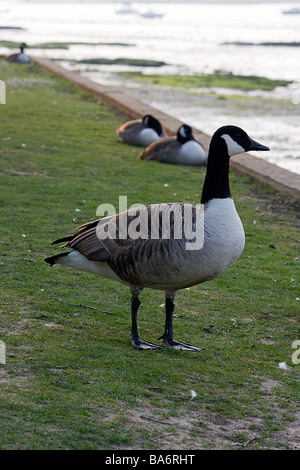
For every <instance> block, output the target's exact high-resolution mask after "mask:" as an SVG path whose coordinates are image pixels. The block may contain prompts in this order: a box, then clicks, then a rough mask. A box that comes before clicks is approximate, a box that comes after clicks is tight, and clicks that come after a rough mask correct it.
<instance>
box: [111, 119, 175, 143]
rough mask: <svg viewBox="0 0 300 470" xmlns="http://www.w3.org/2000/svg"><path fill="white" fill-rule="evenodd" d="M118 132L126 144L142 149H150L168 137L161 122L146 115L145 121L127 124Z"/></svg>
mask: <svg viewBox="0 0 300 470" xmlns="http://www.w3.org/2000/svg"><path fill="white" fill-rule="evenodd" d="M116 132H117V135H118V136H119V137H120V139H121V140H122V141H123V142H125V143H126V144H131V145H138V146H140V147H148V145H150V144H151V143H152V142H155V141H156V140H158V139H160V138H161V137H164V136H165V135H166V134H165V132H164V130H163V128H162V126H161V124H160V122H159V121H158V120H157V119H156V118H155V117H153V116H152V115H151V114H146V115H145V116H144V117H143V119H134V120H133V121H128V122H125V124H123V125H122V126H121V127H120V128H119V129H117V131H116Z"/></svg>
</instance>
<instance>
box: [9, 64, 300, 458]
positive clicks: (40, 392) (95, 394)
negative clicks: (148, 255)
mask: <svg viewBox="0 0 300 470" xmlns="http://www.w3.org/2000/svg"><path fill="white" fill-rule="evenodd" d="M0 67H1V68H0V70H1V75H0V79H1V80H4V81H5V83H6V90H7V94H6V105H0V109H1V129H0V142H1V148H0V153H1V160H0V178H1V182H0V188H1V189H0V200H1V229H0V230H1V236H0V264H1V270H0V275H1V282H0V296H1V305H0V313H1V323H0V340H1V341H3V342H4V343H5V346H6V364H0V386H1V401H0V449H115V450H116V449H167V450H171V449H203V448H204V449H210V448H213V449H216V448H219V449H240V448H244V449H245V448H247V449H271V448H275V449H292V448H298V449H299V448H300V441H299V434H297V432H298V430H299V411H300V410H299V370H300V369H299V367H300V366H299V365H297V364H294V363H293V361H292V354H293V353H295V349H293V348H292V343H293V342H294V341H296V340H299V323H298V319H299V305H300V301H299V297H300V294H299V259H298V257H299V231H298V230H299V208H298V207H297V206H296V205H295V204H293V203H292V202H291V201H289V200H288V199H285V198H283V197H281V196H280V195H279V194H275V193H274V192H273V191H271V190H268V189H266V188H264V187H263V186H261V185H258V184H256V183H255V182H254V181H253V180H251V179H249V178H247V177H245V176H241V175H239V174H236V173H235V172H233V171H231V176H230V177H231V189H232V194H233V196H234V199H235V202H236V206H237V209H238V212H239V214H240V216H241V219H242V221H243V224H244V228H245V233H246V247H245V250H244V252H243V254H242V256H241V258H240V259H239V260H238V262H237V263H235V265H234V266H233V267H232V268H231V269H230V270H229V271H228V272H227V273H225V274H224V275H223V276H222V277H220V278H219V279H217V280H214V281H211V282H209V283H207V284H204V285H202V286H197V287H194V288H191V289H189V290H183V291H181V292H180V293H179V294H178V296H177V297H176V300H177V306H176V310H175V313H176V317H175V322H174V323H175V324H174V329H175V339H176V338H178V339H181V340H183V341H186V342H190V343H192V344H195V345H198V346H202V347H205V348H206V349H205V350H204V351H203V352H201V353H192V352H184V351H170V350H162V351H140V350H135V349H133V348H132V347H131V346H130V341H129V340H130V323H131V320H130V291H129V289H128V288H126V287H125V286H123V285H121V284H117V283H114V282H113V281H109V280H105V279H101V278H98V277H96V276H93V275H91V274H87V273H83V272H79V271H78V272H77V271H75V270H71V269H68V268H65V267H62V266H54V267H53V268H50V267H49V266H48V265H46V264H45V263H44V261H43V259H44V258H45V257H46V256H50V255H52V254H54V253H55V247H51V246H50V243H51V242H52V241H53V240H55V239H56V238H59V237H62V236H65V235H67V234H68V233H69V232H70V231H71V230H72V229H74V228H75V227H76V226H77V225H80V224H81V223H84V222H86V221H89V220H92V219H94V218H95V217H96V210H97V207H98V206H99V205H100V204H102V203H104V202H105V203H110V204H113V205H114V206H117V205H118V197H119V195H127V197H128V205H131V204H133V203H141V204H150V203H157V202H166V201H168V202H171V201H183V202H185V201H187V202H199V199H200V195H201V188H202V184H203V180H204V175H205V168H194V167H184V166H182V167H178V166H172V165H161V164H159V163H158V162H145V161H141V160H139V159H138V155H139V153H140V151H141V150H140V149H139V148H135V147H130V146H127V145H125V144H122V143H120V142H119V141H118V140H117V137H116V133H115V130H116V128H117V127H119V126H120V125H121V124H122V123H123V122H124V121H125V120H127V117H126V116H125V115H123V114H122V113H121V112H119V111H118V110H116V109H113V108H110V107H109V106H106V105H103V104H99V103H96V102H95V101H94V100H93V99H92V98H91V97H90V96H89V95H87V94H85V93H83V92H81V91H78V90H77V89H76V88H75V87H74V86H73V85H72V84H70V83H67V82H65V81H63V80H61V79H58V78H56V77H54V76H53V75H51V74H48V73H45V72H43V71H41V69H40V68H39V67H38V66H37V65H28V66H18V65H15V64H8V63H7V62H5V61H1V62H0ZM246 130H247V129H246ZM252 137H253V138H254V139H255V135H253V136H252ZM263 143H264V144H265V145H268V142H263ZM297 223H298V226H297ZM141 301H142V305H141V308H140V310H139V316H140V321H139V326H140V332H141V335H142V337H145V338H146V339H148V340H153V341H155V340H156V339H157V338H158V337H159V336H160V335H161V334H162V333H163V325H164V310H163V308H162V307H161V304H162V303H163V301H164V295H163V293H160V292H156V291H150V290H145V291H144V292H143V293H142V295H141ZM281 362H285V363H286V364H287V370H283V369H280V368H279V363H281ZM191 390H194V391H195V392H196V394H197V396H196V397H195V398H194V399H192V396H191ZM297 446H298V447H297Z"/></svg>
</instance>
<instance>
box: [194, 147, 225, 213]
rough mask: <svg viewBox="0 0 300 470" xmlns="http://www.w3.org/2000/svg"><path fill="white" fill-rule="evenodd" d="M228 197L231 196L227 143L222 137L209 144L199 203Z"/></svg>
mask: <svg viewBox="0 0 300 470" xmlns="http://www.w3.org/2000/svg"><path fill="white" fill-rule="evenodd" d="M229 197H230V198H231V193H230V187H229V156H228V151H227V145H226V142H225V141H224V140H223V139H218V140H217V141H215V142H214V141H212V142H211V144H210V148H209V153H208V159H207V170H206V176H205V180H204V185H203V190H202V196H201V203H202V204H205V203H206V202H208V201H210V200H211V199H225V198H229Z"/></svg>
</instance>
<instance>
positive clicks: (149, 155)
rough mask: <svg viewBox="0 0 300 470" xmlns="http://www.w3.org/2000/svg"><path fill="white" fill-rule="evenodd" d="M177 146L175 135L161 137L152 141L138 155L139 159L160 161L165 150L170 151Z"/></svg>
mask: <svg viewBox="0 0 300 470" xmlns="http://www.w3.org/2000/svg"><path fill="white" fill-rule="evenodd" d="M176 146H177V140H176V138H175V137H163V138H161V139H159V140H156V141H155V142H152V144H150V145H149V146H148V147H147V148H146V149H145V150H144V151H143V152H142V153H141V154H140V156H139V158H140V160H158V161H161V159H162V158H163V155H164V153H165V152H166V151H169V150H170V151H172V149H173V148H175V147H176Z"/></svg>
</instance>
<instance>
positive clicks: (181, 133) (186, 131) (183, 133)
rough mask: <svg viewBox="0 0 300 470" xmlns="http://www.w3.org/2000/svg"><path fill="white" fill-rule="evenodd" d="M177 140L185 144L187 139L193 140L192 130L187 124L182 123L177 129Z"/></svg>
mask: <svg viewBox="0 0 300 470" xmlns="http://www.w3.org/2000/svg"><path fill="white" fill-rule="evenodd" d="M177 140H178V142H180V143H181V144H185V142H188V141H189V140H195V139H194V136H193V132H192V128H191V127H190V126H188V125H187V124H182V126H180V127H179V129H178V131H177Z"/></svg>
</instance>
